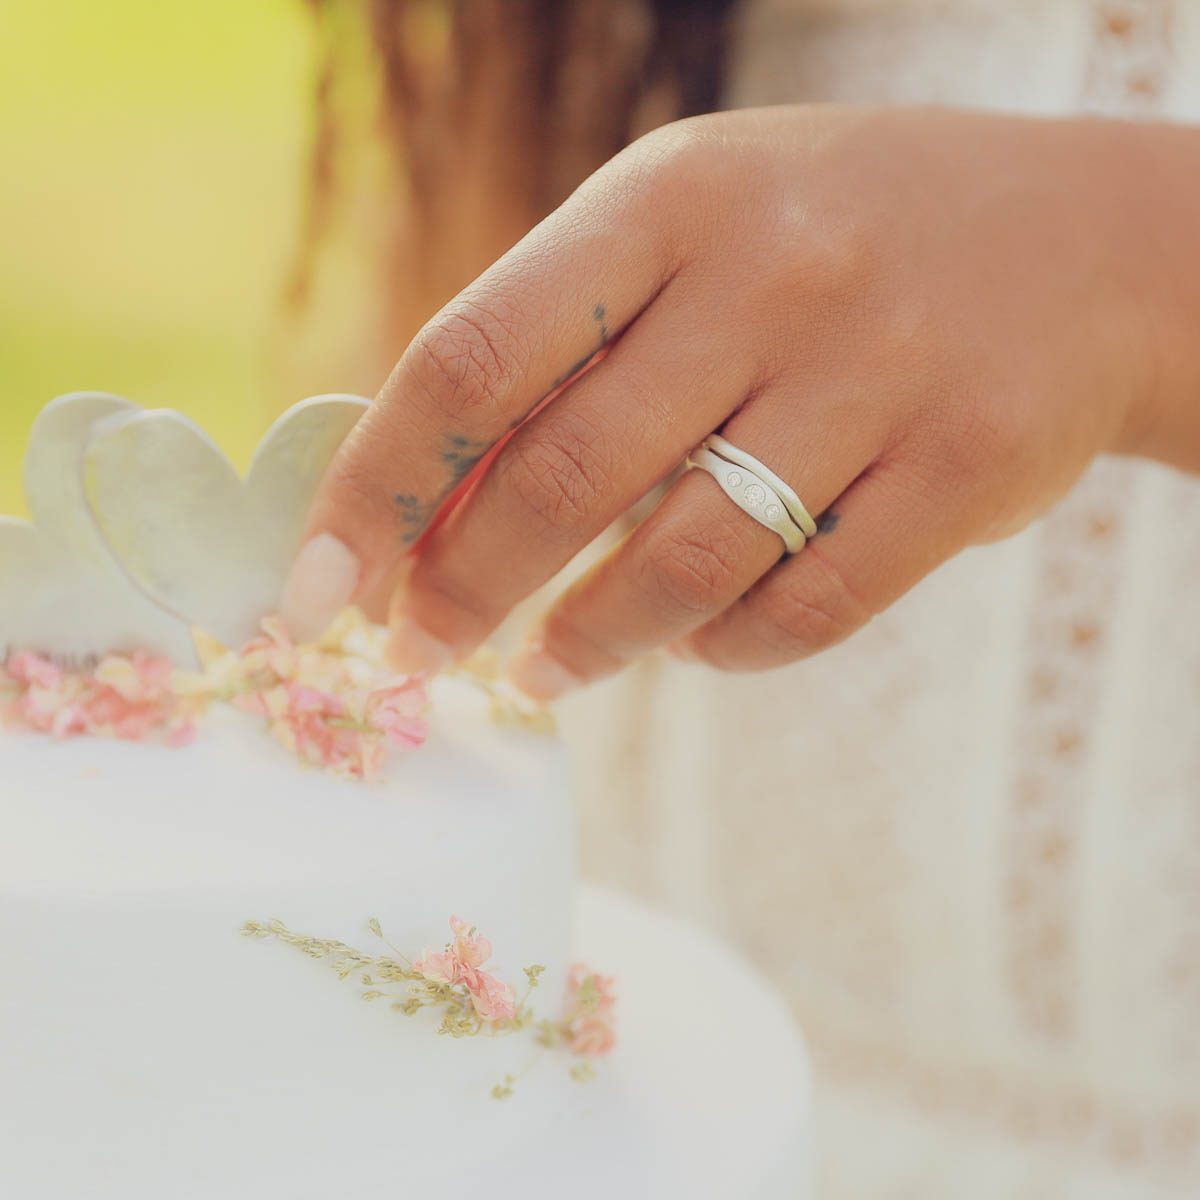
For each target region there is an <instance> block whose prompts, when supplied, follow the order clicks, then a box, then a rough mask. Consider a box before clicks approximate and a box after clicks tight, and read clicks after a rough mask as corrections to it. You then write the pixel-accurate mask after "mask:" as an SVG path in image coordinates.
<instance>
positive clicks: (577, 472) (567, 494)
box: [497, 417, 614, 537]
mask: <svg viewBox="0 0 1200 1200" xmlns="http://www.w3.org/2000/svg"><path fill="white" fill-rule="evenodd" d="M497 465H498V466H499V468H500V481H501V482H502V483H503V484H504V485H505V486H506V488H507V489H508V490H509V492H510V494H511V495H512V496H514V497H515V499H516V501H517V503H518V505H519V507H520V509H521V510H522V515H523V516H524V517H526V518H529V517H532V519H533V520H534V521H535V522H536V523H537V525H538V526H539V528H540V530H541V531H543V532H544V531H549V532H552V533H554V534H556V535H560V536H564V537H569V536H570V535H571V534H573V533H575V532H576V531H578V530H579V529H580V528H581V527H583V526H586V525H587V524H588V522H589V521H590V520H591V519H592V516H593V514H594V512H595V511H596V508H597V506H598V504H600V503H602V501H603V498H604V496H606V495H607V494H609V493H610V491H611V485H612V480H613V474H614V464H613V462H612V461H611V452H610V451H608V449H607V447H606V440H605V438H604V435H603V434H602V433H601V432H600V431H599V430H598V429H597V428H596V427H595V426H594V425H593V424H591V422H588V421H584V420H582V419H576V418H572V417H566V418H559V419H555V420H553V421H550V422H547V423H546V425H545V427H544V428H542V429H541V430H539V432H538V433H537V435H536V436H531V437H529V438H518V439H517V440H516V441H514V442H513V443H512V444H511V445H510V447H509V448H508V452H507V453H506V454H503V455H501V458H500V461H499V463H498V464H497Z"/></svg>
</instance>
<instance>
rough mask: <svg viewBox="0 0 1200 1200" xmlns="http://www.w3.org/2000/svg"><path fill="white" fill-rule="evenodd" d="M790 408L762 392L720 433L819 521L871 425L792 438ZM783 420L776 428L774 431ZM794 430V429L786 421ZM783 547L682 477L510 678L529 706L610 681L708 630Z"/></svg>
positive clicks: (713, 493)
mask: <svg viewBox="0 0 1200 1200" xmlns="http://www.w3.org/2000/svg"><path fill="white" fill-rule="evenodd" d="M795 404H796V401H795V399H794V398H793V397H788V396H784V395H781V394H779V393H777V392H770V391H768V392H764V393H763V394H761V395H759V396H756V397H755V398H754V399H752V400H751V401H749V402H747V403H746V404H745V405H744V406H743V407H742V408H741V409H740V410H739V411H738V412H737V413H736V414H735V416H734V417H733V418H732V419H731V420H730V421H729V422H728V423H727V425H726V427H725V429H724V430H723V433H724V434H725V436H726V437H727V438H729V440H730V441H732V442H733V443H734V444H735V445H736V446H738V447H739V448H740V449H742V450H745V451H748V452H749V453H750V454H752V455H754V456H755V457H756V458H758V459H759V460H760V461H762V462H763V463H764V464H765V465H766V466H768V467H769V468H771V470H773V471H774V472H775V473H776V474H777V475H779V476H780V477H781V478H783V479H784V480H786V481H787V482H788V483H790V484H792V486H793V487H795V488H796V490H797V491H798V492H799V493H800V496H801V498H802V499H803V501H804V502H805V504H806V505H807V506H808V507H809V510H810V511H811V512H813V513H820V512H823V511H824V510H825V508H826V507H827V506H828V505H830V504H831V503H833V501H834V500H836V499H837V497H838V496H839V495H840V494H841V493H842V491H843V490H845V488H846V487H847V486H849V485H850V484H851V483H852V482H853V481H854V479H855V478H856V477H857V476H858V475H859V473H860V472H861V471H862V470H863V469H864V468H865V467H867V466H868V464H869V463H870V462H871V461H872V459H873V457H874V455H875V454H876V452H877V450H878V448H879V446H878V437H877V433H876V431H875V430H874V429H873V428H872V427H871V425H870V424H869V423H866V424H864V423H857V424H852V425H850V426H849V427H848V428H845V429H843V430H840V431H839V435H838V436H836V437H834V436H833V435H832V431H825V432H823V433H822V432H821V431H819V430H817V429H816V428H813V429H805V430H804V436H803V437H800V436H799V434H798V433H790V434H787V435H785V436H781V434H780V430H781V429H782V428H787V429H790V430H796V422H795V420H794V413H789V412H788V409H789V408H790V407H794V405H795ZM781 418H782V419H781ZM789 418H790V419H789ZM783 550H784V546H783V541H782V539H781V538H780V536H779V535H778V534H776V533H774V532H773V531H771V530H770V529H767V528H766V527H765V526H763V525H761V524H759V522H758V521H756V520H755V519H754V518H753V517H752V516H750V515H749V513H747V512H744V511H743V510H742V509H741V508H740V507H739V506H738V505H737V504H735V503H734V501H733V500H732V499H730V497H729V496H727V495H726V494H725V493H724V492H723V491H722V489H721V488H720V486H719V485H718V484H717V482H716V480H715V479H713V478H712V477H711V476H710V475H709V474H708V473H707V472H705V471H689V472H688V473H687V474H686V475H684V476H683V478H681V479H680V480H678V481H677V482H676V483H675V484H674V486H673V487H672V488H671V489H670V491H669V492H668V493H667V495H666V496H665V497H664V498H663V500H662V502H661V503H660V504H659V506H658V507H657V508H656V509H655V511H654V512H653V513H652V514H651V515H650V516H649V517H648V518H647V519H646V520H645V521H644V522H643V523H642V524H641V525H640V526H639V527H638V528H637V529H636V530H635V531H634V532H633V533H632V534H631V535H630V536H629V537H628V538H627V539H626V540H625V541H624V542H623V543H622V544H621V545H620V546H619V547H618V548H617V549H616V550H615V551H614V552H613V553H612V554H610V555H609V556H608V557H607V558H606V559H604V560H603V561H601V562H600V563H598V564H597V565H596V566H595V567H594V568H593V569H592V570H591V571H589V572H588V573H587V574H586V575H584V576H583V577H582V578H581V579H580V580H578V581H577V582H576V584H575V585H574V586H573V587H571V588H570V589H569V590H568V591H567V592H566V593H564V595H563V596H562V597H560V599H559V600H558V601H557V603H556V604H555V605H554V606H553V608H552V609H551V610H550V613H549V614H548V615H547V617H546V618H545V620H544V621H543V623H542V624H541V626H540V628H539V629H538V630H537V631H536V632H535V634H534V635H533V637H532V638H531V639H530V641H529V643H528V645H527V646H526V648H525V649H524V650H523V651H522V652H521V653H520V654H519V655H518V657H517V659H516V660H515V661H514V662H513V664H512V666H511V668H510V670H511V674H512V677H513V679H514V680H515V682H516V683H517V684H518V685H519V686H520V687H521V688H522V689H523V690H524V691H526V692H528V693H529V694H530V695H532V696H535V697H537V698H539V699H553V698H554V697H556V696H558V695H560V694H562V693H563V692H565V691H568V690H570V689H571V688H573V687H575V686H578V685H579V684H582V683H586V682H589V681H591V680H593V679H597V678H600V677H602V676H605V675H610V674H612V673H614V672H615V671H618V670H619V669H620V668H621V667H622V666H624V665H625V664H626V663H628V662H629V661H631V660H632V659H634V658H636V657H638V656H639V655H641V654H644V653H646V652H647V651H648V650H652V649H654V648H655V647H657V646H660V645H662V644H664V643H668V642H672V641H675V640H676V639H678V638H681V637H684V636H685V635H687V634H688V633H690V632H691V631H692V630H694V629H697V628H699V627H701V626H703V625H705V624H706V623H707V622H708V621H710V620H711V619H712V618H713V617H715V616H716V615H717V614H719V613H721V612H723V611H724V610H725V609H726V608H728V607H729V606H730V605H731V604H733V603H734V602H735V601H736V600H737V599H738V598H739V597H740V596H742V595H743V594H744V593H745V592H746V591H747V590H748V589H749V588H750V587H751V586H752V585H753V584H754V583H755V582H756V581H757V580H758V579H759V578H761V577H762V576H763V575H765V574H766V573H767V572H769V571H770V570H771V569H772V568H773V567H774V566H775V564H776V563H777V562H778V561H779V559H780V557H781V555H782V554H783Z"/></svg>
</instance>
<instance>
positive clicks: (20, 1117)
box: [0, 680, 576, 1200]
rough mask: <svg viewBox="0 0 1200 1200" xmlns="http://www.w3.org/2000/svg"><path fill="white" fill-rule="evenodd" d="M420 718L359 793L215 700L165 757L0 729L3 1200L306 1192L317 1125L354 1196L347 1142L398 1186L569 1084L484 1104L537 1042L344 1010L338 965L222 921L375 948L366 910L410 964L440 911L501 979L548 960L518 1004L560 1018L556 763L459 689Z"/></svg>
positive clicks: (550, 745) (489, 1148) (555, 1076)
mask: <svg viewBox="0 0 1200 1200" xmlns="http://www.w3.org/2000/svg"><path fill="white" fill-rule="evenodd" d="M435 714H436V715H435V721H434V728H433V730H432V733H431V736H430V738H429V741H428V743H427V744H426V746H425V747H423V748H422V749H421V750H418V751H415V752H413V753H411V754H408V755H403V754H396V755H393V756H392V757H391V758H390V759H389V761H388V764H387V766H386V767H385V771H384V775H385V778H384V779H383V780H382V781H380V782H378V783H375V784H363V783H355V782H346V781H340V780H336V779H334V778H332V777H330V776H328V775H326V774H324V773H321V772H318V771H313V770H308V771H306V770H303V769H301V768H300V767H299V766H298V765H297V763H296V761H295V760H294V759H293V758H292V757H291V756H290V755H289V754H288V752H287V751H286V750H284V749H283V748H282V747H279V746H277V745H276V744H275V743H273V742H272V741H271V740H270V739H269V737H268V736H267V735H266V733H265V732H264V731H263V730H262V727H261V725H260V723H259V722H258V721H257V719H256V718H253V717H250V716H248V715H247V714H242V713H237V712H233V711H231V710H222V711H221V712H219V713H214V714H212V716H213V718H214V719H212V720H206V722H205V728H204V730H203V732H202V734H201V736H200V737H199V739H198V740H197V742H196V743H195V744H194V745H192V746H190V747H188V748H185V749H177V750H174V749H169V748H166V747H161V746H155V745H142V744H137V745H132V744H125V743H119V742H112V741H102V740H95V739H77V740H73V741H68V742H55V741H53V740H50V739H48V738H44V737H40V736H36V735H17V734H0V820H2V823H3V829H4V836H3V838H2V839H0V945H3V947H4V955H5V969H4V985H3V987H0V1072H2V1077H3V1087H2V1088H0V1163H4V1164H7V1165H6V1166H5V1168H4V1170H5V1173H6V1174H7V1175H8V1178H9V1179H10V1181H11V1180H12V1178H13V1177H14V1176H13V1174H12V1173H13V1172H16V1175H15V1177H16V1178H17V1179H19V1180H21V1182H22V1189H21V1192H20V1194H21V1195H22V1196H23V1197H26V1198H30V1197H42V1196H45V1197H51V1196H53V1197H55V1198H56V1200H57V1198H58V1197H62V1196H67V1195H71V1196H84V1195H87V1196H89V1197H97V1198H99V1200H104V1198H107V1197H114V1198H115V1197H117V1196H120V1197H122V1198H123V1200H124V1198H127V1197H141V1196H160V1197H184V1196H209V1195H212V1196H217V1195H221V1196H242V1195H245V1196H250V1195H254V1196H280V1197H292V1196H299V1195H301V1194H303V1195H308V1194H309V1192H307V1191H304V1190H303V1187H304V1180H305V1178H306V1166H305V1164H306V1162H307V1160H308V1157H309V1155H310V1148H311V1145H312V1144H314V1142H315V1140H319V1139H322V1138H334V1139H343V1141H344V1144H345V1145H346V1147H347V1150H346V1180H345V1187H346V1194H349V1193H350V1192H351V1191H353V1190H354V1189H355V1182H356V1181H355V1167H354V1155H355V1153H358V1152H368V1151H369V1152H370V1153H371V1154H372V1155H374V1156H377V1155H378V1153H379V1150H378V1147H379V1144H380V1143H381V1142H385V1143H387V1144H388V1145H389V1146H390V1147H391V1150H390V1152H389V1156H388V1157H389V1158H391V1159H392V1160H393V1161H394V1164H395V1170H396V1172H397V1175H398V1176H400V1175H404V1174H407V1173H409V1172H413V1171H418V1172H424V1171H429V1172H433V1171H434V1170H435V1168H436V1167H437V1166H438V1163H439V1162H440V1161H441V1159H439V1158H437V1157H436V1156H445V1155H446V1154H447V1153H449V1152H450V1150H451V1148H452V1147H454V1146H458V1147H459V1150H458V1151H455V1153H460V1154H463V1155H466V1156H467V1158H468V1159H469V1160H470V1161H472V1162H475V1163H476V1164H482V1163H485V1162H486V1161H487V1160H488V1157H489V1156H490V1155H495V1154H498V1153H500V1151H501V1149H502V1148H503V1149H505V1151H506V1152H510V1150H511V1147H512V1146H513V1145H515V1144H519V1140H520V1139H522V1138H524V1137H527V1136H528V1137H531V1138H533V1137H536V1136H537V1132H538V1130H539V1129H540V1128H544V1125H545V1121H546V1120H547V1118H548V1114H550V1113H551V1112H552V1111H553V1110H554V1109H555V1107H556V1105H557V1104H558V1103H559V1102H560V1100H559V1099H558V1098H560V1097H561V1094H562V1091H563V1089H565V1088H568V1087H573V1086H576V1085H574V1084H572V1083H571V1082H570V1080H569V1079H568V1078H567V1074H566V1069H565V1067H566V1064H565V1063H564V1062H562V1061H560V1060H558V1059H557V1058H554V1057H552V1056H544V1060H543V1062H542V1063H541V1064H540V1065H539V1066H538V1067H537V1068H536V1070H535V1071H533V1072H532V1073H531V1074H530V1076H529V1077H528V1080H527V1081H526V1082H523V1083H522V1084H520V1085H518V1086H519V1091H518V1094H517V1095H516V1096H514V1097H513V1098H512V1099H510V1100H509V1101H507V1102H505V1103H504V1104H499V1103H497V1102H496V1101H495V1100H493V1099H491V1097H490V1096H489V1091H490V1088H491V1086H492V1085H493V1084H494V1083H497V1082H499V1081H500V1079H501V1078H502V1077H503V1076H504V1075H505V1074H506V1073H508V1072H510V1071H514V1072H515V1071H517V1070H520V1069H521V1068H523V1067H525V1066H526V1064H527V1063H528V1062H529V1061H530V1059H532V1058H535V1057H536V1056H537V1048H536V1046H535V1045H534V1043H533V1040H532V1038H531V1037H529V1036H527V1035H514V1036H511V1037H507V1038H498V1039H487V1038H481V1037H477V1038H468V1039H462V1040H458V1041H455V1040H453V1039H451V1038H448V1037H439V1036H437V1035H436V1034H435V1032H434V1030H435V1027H436V1023H437V1018H436V1017H435V1016H434V1015H433V1014H431V1013H421V1014H418V1015H417V1016H415V1017H405V1016H403V1015H402V1014H400V1013H398V1012H393V1011H391V1010H390V1009H389V1008H388V1007H387V1006H386V1002H385V1001H376V1002H374V1003H370V1004H368V1003H363V1002H362V1001H361V1000H360V999H359V991H360V988H359V986H358V984H357V982H356V980H355V979H354V978H351V979H347V980H344V981H342V980H339V979H338V978H337V976H336V974H335V973H334V972H333V971H332V970H331V969H330V967H329V966H328V965H327V964H326V963H324V962H316V961H313V960H311V959H308V958H306V957H305V956H304V955H303V954H301V953H300V952H299V951H298V950H296V949H294V948H293V947H291V946H286V945H283V944H280V943H278V942H275V941H274V940H268V941H257V940H252V939H248V938H243V937H241V936H239V932H238V931H239V928H240V926H241V925H242V923H243V922H244V921H245V920H247V919H251V918H253V919H259V920H265V919H269V918H273V917H278V918H280V919H281V920H283V921H284V922H286V923H287V924H288V925H289V926H290V927H291V928H292V929H293V930H295V931H296V932H298V933H304V934H312V935H315V936H319V937H326V938H339V939H341V940H344V941H346V942H348V943H350V944H351V945H354V946H357V947H360V948H362V949H367V950H374V949H375V947H376V946H377V945H378V944H377V943H374V939H373V938H372V936H371V935H370V933H369V932H368V931H367V928H366V921H367V918H369V917H378V918H379V920H380V921H381V922H382V925H383V929H384V932H385V934H386V935H387V937H388V939H389V941H391V942H393V943H394V944H395V945H396V946H397V947H399V948H400V949H401V950H402V951H404V952H405V953H406V954H415V953H417V952H419V951H420V950H421V949H422V948H423V947H426V946H428V947H430V948H437V949H440V948H441V946H442V944H443V943H444V942H445V941H446V940H447V939H448V938H449V936H450V933H449V928H448V924H447V922H448V919H449V917H450V915H451V914H452V913H455V914H458V915H461V916H463V917H465V918H466V919H467V920H469V921H472V922H474V923H475V924H477V925H478V926H479V927H480V929H481V931H482V932H484V933H485V934H486V935H487V936H488V937H489V938H490V939H491V940H492V942H493V945H494V948H495V952H494V957H493V959H492V961H491V962H490V963H489V964H488V969H489V970H492V971H493V972H494V973H495V974H496V975H498V976H499V977H500V978H501V979H503V980H505V981H508V982H511V983H512V984H513V985H514V986H515V987H517V988H518V990H521V987H522V985H523V983H524V976H523V973H522V968H523V967H525V966H527V965H530V964H533V963H542V964H544V965H545V966H546V967H547V968H548V970H547V972H546V975H545V976H544V978H543V984H542V987H540V988H539V989H538V991H537V992H536V993H535V998H536V1000H537V1005H536V1007H537V1008H538V1009H539V1012H540V1013H542V1014H544V1015H548V1016H549V1015H557V1011H558V1009H559V1006H560V1003H561V997H562V984H563V968H564V965H565V963H566V961H567V957H568V949H569V939H570V920H571V911H570V910H571V896H572V890H573V885H574V876H575V863H574V835H573V813H572V806H571V802H570V795H569V787H568V776H567V770H566V759H565V754H564V752H563V750H562V748H561V746H560V745H559V744H558V743H557V741H556V740H555V739H552V738H547V737H545V736H542V735H539V734H534V733H530V732H525V731H521V730H510V729H503V730H502V729H499V728H497V727H495V726H494V725H493V724H492V723H491V722H490V720H489V719H488V717H487V714H486V704H485V702H484V701H483V700H482V698H480V697H478V696H477V694H475V693H474V691H473V689H471V688H470V687H469V685H465V684H462V683H460V682H457V681H449V680H444V681H438V683H437V684H436V686H435ZM379 950H380V951H382V947H380V948H379ZM13 1164H16V1165H13ZM39 1164H40V1165H39ZM375 1182H378V1180H376V1181H375ZM276 1189H278V1190H276ZM321 1194H322V1195H326V1196H328V1195H331V1193H330V1192H328V1191H325V1192H323V1193H321ZM451 1194H453V1193H451Z"/></svg>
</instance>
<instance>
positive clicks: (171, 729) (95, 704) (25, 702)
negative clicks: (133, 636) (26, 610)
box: [0, 651, 190, 745]
mask: <svg viewBox="0 0 1200 1200" xmlns="http://www.w3.org/2000/svg"><path fill="white" fill-rule="evenodd" d="M172 671H173V668H172V666H171V664H170V662H169V661H167V660H166V659H161V658H156V657H154V656H153V655H149V654H146V653H144V652H142V651H135V652H134V653H133V654H131V655H125V654H110V655H107V656H106V657H105V658H103V659H101V661H100V662H99V663H98V664H97V665H96V666H95V667H92V668H80V669H67V668H65V667H62V666H60V665H59V664H57V663H55V662H54V661H53V660H51V659H49V658H47V657H45V656H44V655H40V654H34V653H31V652H29V651H20V652H18V653H16V654H13V655H11V656H10V657H9V659H8V661H7V663H5V664H4V666H3V668H0V687H3V690H4V691H6V692H8V693H9V694H10V699H9V700H8V701H7V703H5V704H3V705H2V706H0V723H3V724H7V725H12V726H15V727H16V728H18V729H25V730H29V731H32V732H35V733H48V734H50V735H51V736H53V737H59V738H67V737H77V736H79V735H82V734H91V735H93V736H99V737H116V738H122V739H125V740H127V741H145V740H147V739H149V738H150V737H152V736H158V737H160V738H161V739H162V740H163V741H165V742H167V744H169V745H179V744H181V741H182V739H184V738H185V737H186V736H188V733H187V731H188V730H189V729H190V719H189V717H188V714H187V712H186V711H185V706H184V705H183V704H181V702H180V700H179V698H178V697H177V696H176V695H175V693H174V692H173V690H172V688H171V676H172Z"/></svg>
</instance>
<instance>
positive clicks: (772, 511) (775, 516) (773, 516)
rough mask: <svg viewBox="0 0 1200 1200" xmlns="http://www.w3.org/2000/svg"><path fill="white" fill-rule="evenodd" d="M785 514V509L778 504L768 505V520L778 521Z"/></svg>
mask: <svg viewBox="0 0 1200 1200" xmlns="http://www.w3.org/2000/svg"><path fill="white" fill-rule="evenodd" d="M782 516H783V509H782V508H780V507H779V505H778V504H768V505H767V520H768V521H778V520H779V518H780V517H782Z"/></svg>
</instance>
